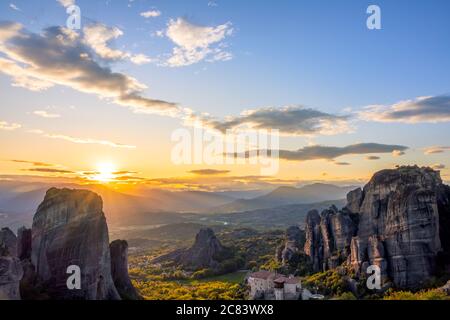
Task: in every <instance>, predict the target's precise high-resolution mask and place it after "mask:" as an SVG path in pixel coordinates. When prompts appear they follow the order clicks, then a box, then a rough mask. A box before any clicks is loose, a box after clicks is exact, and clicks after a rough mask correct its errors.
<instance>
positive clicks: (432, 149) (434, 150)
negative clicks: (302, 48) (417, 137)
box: [424, 146, 450, 154]
mask: <svg viewBox="0 0 450 320" xmlns="http://www.w3.org/2000/svg"><path fill="white" fill-rule="evenodd" d="M446 151H450V146H431V147H426V148H424V153H425V154H435V153H444V152H446Z"/></svg>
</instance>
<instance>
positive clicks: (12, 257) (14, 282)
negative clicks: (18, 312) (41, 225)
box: [0, 228, 23, 300]
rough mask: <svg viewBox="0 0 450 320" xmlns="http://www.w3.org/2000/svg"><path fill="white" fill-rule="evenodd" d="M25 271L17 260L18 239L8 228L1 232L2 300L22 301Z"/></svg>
mask: <svg viewBox="0 0 450 320" xmlns="http://www.w3.org/2000/svg"><path fill="white" fill-rule="evenodd" d="M22 275H23V270H22V266H21V265H20V260H19V259H18V258H17V238H16V235H15V234H14V233H13V232H12V231H11V230H9V229H8V228H3V229H1V230H0V300H20V291H19V283H20V279H22Z"/></svg>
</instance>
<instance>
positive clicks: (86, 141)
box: [28, 130, 136, 149]
mask: <svg viewBox="0 0 450 320" xmlns="http://www.w3.org/2000/svg"><path fill="white" fill-rule="evenodd" d="M28 132H30V133H34V134H38V135H41V136H43V137H46V138H51V139H59V140H65V141H69V142H72V143H78V144H98V145H103V146H108V147H112V148H125V149H135V148H136V146H134V145H128V144H122V143H116V142H112V141H109V140H100V139H93V138H79V137H73V136H69V135H64V134H53V133H46V132H45V131H43V130H29V131H28Z"/></svg>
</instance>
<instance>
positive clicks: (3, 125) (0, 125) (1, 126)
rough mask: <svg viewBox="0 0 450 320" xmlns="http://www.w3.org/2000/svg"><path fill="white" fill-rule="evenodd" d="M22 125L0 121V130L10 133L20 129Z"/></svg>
mask: <svg viewBox="0 0 450 320" xmlns="http://www.w3.org/2000/svg"><path fill="white" fill-rule="evenodd" d="M21 127H22V125H20V124H18V123H9V122H6V121H0V130H6V131H12V130H16V129H19V128H21Z"/></svg>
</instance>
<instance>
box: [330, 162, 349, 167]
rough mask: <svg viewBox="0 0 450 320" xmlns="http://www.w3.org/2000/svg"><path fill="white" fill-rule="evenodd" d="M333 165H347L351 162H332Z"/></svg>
mask: <svg viewBox="0 0 450 320" xmlns="http://www.w3.org/2000/svg"><path fill="white" fill-rule="evenodd" d="M334 164H335V165H337V166H349V165H351V163H349V162H334Z"/></svg>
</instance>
